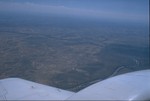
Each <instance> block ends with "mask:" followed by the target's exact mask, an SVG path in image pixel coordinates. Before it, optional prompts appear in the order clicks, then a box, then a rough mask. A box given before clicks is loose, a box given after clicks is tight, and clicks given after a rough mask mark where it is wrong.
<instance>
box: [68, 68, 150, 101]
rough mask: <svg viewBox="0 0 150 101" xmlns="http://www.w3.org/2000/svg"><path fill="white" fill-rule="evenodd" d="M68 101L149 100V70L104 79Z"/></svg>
mask: <svg viewBox="0 0 150 101" xmlns="http://www.w3.org/2000/svg"><path fill="white" fill-rule="evenodd" d="M68 100H114V101H115V100H119V101H120V100H121V101H122V100H126V101H133V100H135V101H137V100H138V101H139V100H140V101H141V100H144V101H145V100H150V70H143V71H138V72H132V73H127V74H123V75H120V76H116V77H112V78H109V79H106V80H104V81H101V82H99V83H96V84H93V85H91V86H89V87H87V88H85V89H83V90H82V91H80V92H78V93H76V94H75V95H73V96H72V97H70V98H69V99H68Z"/></svg>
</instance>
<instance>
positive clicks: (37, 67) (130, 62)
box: [0, 17, 150, 91]
mask: <svg viewBox="0 0 150 101" xmlns="http://www.w3.org/2000/svg"><path fill="white" fill-rule="evenodd" d="M4 19H5V17H3V19H2V18H1V20H0V21H1V24H0V79H3V78H8V77H18V78H23V79H27V80H31V81H35V82H38V83H43V84H46V85H50V86H55V87H60V88H63V89H70V90H71V89H72V88H74V87H77V86H79V85H81V84H88V83H90V82H92V81H95V80H103V79H106V78H108V77H110V76H111V75H112V76H114V75H118V74H122V73H126V72H131V71H136V70H143V69H148V68H150V66H149V65H150V64H149V47H148V46H149V45H148V29H147V27H145V26H142V25H141V26H140V25H138V26H137V25H134V24H132V25H131V24H129V25H128V24H121V23H113V22H112V23H108V22H107V23H104V22H95V21H87V22H86V21H85V20H81V19H76V20H74V19H73V20H71V19H68V20H66V19H65V18H63V20H61V19H58V18H53V19H54V20H53V19H52V18H47V17H46V18H43V19H42V18H35V19H34V18H25V17H24V18H21V17H20V19H17V18H15V17H14V18H13V17H12V18H11V17H10V18H7V17H6V20H4ZM38 19H39V20H38ZM64 19H65V20H64ZM119 68H120V70H119ZM117 69H118V71H117V72H116V73H115V74H113V73H114V72H115V71H116V70H117ZM79 89H81V88H80V87H79V88H77V89H74V91H77V90H79Z"/></svg>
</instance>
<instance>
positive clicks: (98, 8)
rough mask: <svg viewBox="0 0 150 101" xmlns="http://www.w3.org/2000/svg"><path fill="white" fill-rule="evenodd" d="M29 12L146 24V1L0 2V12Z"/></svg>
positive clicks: (49, 0) (30, 0)
mask: <svg viewBox="0 0 150 101" xmlns="http://www.w3.org/2000/svg"><path fill="white" fill-rule="evenodd" d="M2 11H3V12H8V11H9V12H30V13H39V14H40V13H42V14H49V15H50V14H59V15H61V14H62V15H69V16H80V17H91V18H100V19H101V18H106V19H118V20H132V21H143V22H148V16H149V1H148V0H0V12H2Z"/></svg>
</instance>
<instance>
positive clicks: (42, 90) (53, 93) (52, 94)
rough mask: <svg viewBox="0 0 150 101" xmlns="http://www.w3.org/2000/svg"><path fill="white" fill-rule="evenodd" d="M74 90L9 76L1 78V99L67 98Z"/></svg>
mask: <svg viewBox="0 0 150 101" xmlns="http://www.w3.org/2000/svg"><path fill="white" fill-rule="evenodd" d="M72 94H74V93H73V92H70V91H65V90H62V89H59V88H55V87H50V86H46V85H42V84H38V83H34V82H31V81H27V80H23V79H19V78H8V79H3V80H0V100H4V101H5V100H6V101H7V100H65V99H67V98H68V97H70V96H71V95H72Z"/></svg>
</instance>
